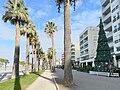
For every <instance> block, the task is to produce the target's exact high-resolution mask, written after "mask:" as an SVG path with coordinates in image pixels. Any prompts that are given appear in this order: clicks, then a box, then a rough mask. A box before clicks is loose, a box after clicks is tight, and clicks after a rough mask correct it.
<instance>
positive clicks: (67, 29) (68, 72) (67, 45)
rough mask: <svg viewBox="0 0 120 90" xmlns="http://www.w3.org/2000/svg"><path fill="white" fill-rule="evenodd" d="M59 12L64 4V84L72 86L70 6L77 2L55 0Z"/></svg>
mask: <svg viewBox="0 0 120 90" xmlns="http://www.w3.org/2000/svg"><path fill="white" fill-rule="evenodd" d="M55 1H56V3H57V6H58V12H60V8H61V6H60V5H61V4H62V3H63V4H64V58H65V59H64V60H65V65H64V83H65V85H66V86H71V85H72V84H73V75H72V63H71V23H70V6H71V5H73V6H74V10H75V6H76V1H78V0H55Z"/></svg>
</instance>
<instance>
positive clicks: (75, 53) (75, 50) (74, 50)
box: [71, 42, 80, 63]
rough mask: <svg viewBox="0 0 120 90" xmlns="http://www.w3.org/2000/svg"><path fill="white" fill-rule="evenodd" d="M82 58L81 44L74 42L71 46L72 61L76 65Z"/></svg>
mask: <svg viewBox="0 0 120 90" xmlns="http://www.w3.org/2000/svg"><path fill="white" fill-rule="evenodd" d="M79 57H80V46H79V42H74V43H72V44H71V60H72V61H73V62H75V63H77V62H78V61H79V60H78V58H79Z"/></svg>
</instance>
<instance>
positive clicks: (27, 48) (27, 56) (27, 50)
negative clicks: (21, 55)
mask: <svg viewBox="0 0 120 90" xmlns="http://www.w3.org/2000/svg"><path fill="white" fill-rule="evenodd" d="M29 49H30V40H29V34H26V65H25V74H26V75H28V74H29Z"/></svg>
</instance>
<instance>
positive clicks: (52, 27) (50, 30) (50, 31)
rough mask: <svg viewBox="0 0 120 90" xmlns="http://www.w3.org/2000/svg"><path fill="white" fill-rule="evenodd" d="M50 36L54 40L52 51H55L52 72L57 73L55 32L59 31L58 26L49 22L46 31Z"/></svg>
mask: <svg viewBox="0 0 120 90" xmlns="http://www.w3.org/2000/svg"><path fill="white" fill-rule="evenodd" d="M44 31H45V32H46V33H47V34H48V36H49V37H50V38H51V40H52V51H53V58H52V71H53V72H54V71H55V55H54V32H55V31H58V29H57V26H56V25H55V23H54V22H49V21H48V22H47V24H46V27H45V30H44Z"/></svg>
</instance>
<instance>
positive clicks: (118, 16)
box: [117, 12, 120, 20]
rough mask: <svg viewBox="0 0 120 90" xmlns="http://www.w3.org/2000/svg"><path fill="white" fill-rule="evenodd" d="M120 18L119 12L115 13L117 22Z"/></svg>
mask: <svg viewBox="0 0 120 90" xmlns="http://www.w3.org/2000/svg"><path fill="white" fill-rule="evenodd" d="M119 18H120V15H119V12H118V13H117V20H118V19H119Z"/></svg>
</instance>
